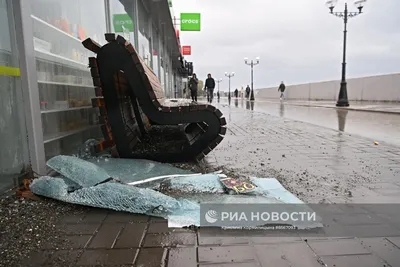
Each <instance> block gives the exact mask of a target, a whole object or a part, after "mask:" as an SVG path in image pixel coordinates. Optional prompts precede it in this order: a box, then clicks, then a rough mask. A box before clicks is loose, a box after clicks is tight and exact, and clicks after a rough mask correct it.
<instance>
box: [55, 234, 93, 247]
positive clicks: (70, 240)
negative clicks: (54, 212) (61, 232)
mask: <svg viewBox="0 0 400 267" xmlns="http://www.w3.org/2000/svg"><path fill="white" fill-rule="evenodd" d="M91 238H92V236H91V235H70V236H66V238H65V240H66V241H65V242H64V243H63V244H62V245H61V247H62V248H65V249H70V248H73V249H78V248H85V247H86V245H87V244H88V243H89V241H90V239H91Z"/></svg>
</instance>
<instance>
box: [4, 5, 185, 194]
mask: <svg viewBox="0 0 400 267" xmlns="http://www.w3.org/2000/svg"><path fill="white" fill-rule="evenodd" d="M156 7H157V8H156ZM158 7H160V2H148V1H144V0H68V1H66V0H0V35H1V38H0V92H1V97H0V140H2V144H3V145H2V149H1V150H0V190H2V189H3V187H7V188H9V187H10V185H11V184H13V181H15V178H16V177H17V176H19V174H21V173H23V172H24V171H25V170H26V167H27V166H29V165H31V164H32V166H33V167H34V169H35V170H36V169H38V170H39V169H41V170H42V171H43V170H44V165H45V160H47V159H49V158H51V157H53V156H55V155H59V154H71V153H75V152H77V148H79V147H80V146H81V145H82V144H83V143H84V142H85V141H86V140H87V139H92V138H93V139H98V138H102V135H101V131H100V127H99V120H98V115H99V114H98V110H97V108H92V105H91V99H92V98H93V97H95V93H94V86H93V83H92V79H91V74H90V71H89V68H88V57H91V56H95V55H94V54H93V53H92V52H90V51H89V50H87V49H85V48H84V47H83V45H82V41H83V40H85V39H86V38H88V37H90V38H92V39H94V40H95V41H97V42H98V43H100V44H101V45H103V44H105V42H106V41H105V40H104V33H106V32H107V29H109V30H110V31H111V32H115V33H117V34H120V35H123V36H124V37H125V38H126V39H128V40H129V41H130V42H131V43H132V44H134V45H135V47H136V49H137V51H138V52H139V54H140V56H141V57H142V58H143V59H144V61H145V62H146V64H148V65H149V66H150V67H151V68H152V69H153V71H154V72H155V74H156V75H157V77H159V79H160V82H161V84H162V86H163V88H164V91H165V95H166V97H174V90H175V89H174V88H175V85H176V84H177V80H176V78H175V77H174V75H175V73H176V70H174V69H173V67H172V66H173V65H172V58H171V57H170V56H169V55H168V53H169V52H170V51H171V47H168V48H167V44H169V45H171V44H172V45H174V44H173V43H172V42H170V39H171V38H168V36H166V34H167V33H169V32H170V31H167V30H166V27H171V26H169V23H166V22H165V21H161V20H160V18H163V17H164V18H165V12H166V10H165V9H160V8H158ZM13 9H14V10H13ZM14 16H16V17H14ZM154 18H157V19H156V20H155V19H154ZM16 22H17V23H16ZM16 28H18V31H17V30H16ZM167 29H168V28H167ZM168 30H170V29H168ZM174 49H176V48H174ZM18 51H20V54H21V55H19V53H18ZM32 55H33V56H34V57H32ZM20 62H21V70H20V69H19V67H20ZM35 67H36V68H35ZM20 73H23V74H22V76H21V75H20ZM22 84H23V86H22ZM39 112H40V114H39ZM40 121H41V124H42V125H40ZM36 126H38V127H36ZM42 137H43V143H42ZM28 140H29V141H28ZM33 144H34V145H33ZM43 149H44V154H45V155H44V156H43ZM39 166H41V167H39ZM42 167H43V168H42Z"/></svg>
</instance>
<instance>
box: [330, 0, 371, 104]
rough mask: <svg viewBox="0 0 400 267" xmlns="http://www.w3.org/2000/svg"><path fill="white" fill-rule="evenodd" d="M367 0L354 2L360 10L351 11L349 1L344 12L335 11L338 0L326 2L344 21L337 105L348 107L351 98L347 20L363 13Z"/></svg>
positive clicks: (333, 13) (334, 13)
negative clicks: (348, 77) (348, 85)
mask: <svg viewBox="0 0 400 267" xmlns="http://www.w3.org/2000/svg"><path fill="white" fill-rule="evenodd" d="M366 1H367V0H357V1H355V2H354V4H355V5H356V6H357V8H358V12H349V10H348V8H347V3H346V4H345V7H344V12H333V9H334V8H335V6H336V3H337V0H329V1H327V2H326V4H327V6H328V7H329V9H330V11H331V14H332V15H335V16H336V17H339V18H342V19H343V21H344V31H343V63H342V80H341V82H340V91H339V98H338V101H337V103H336V106H337V107H348V106H350V104H349V99H348V97H347V81H346V45H347V21H348V19H349V18H353V17H355V16H357V15H359V14H361V13H362V9H363V7H364V3H365V2H366Z"/></svg>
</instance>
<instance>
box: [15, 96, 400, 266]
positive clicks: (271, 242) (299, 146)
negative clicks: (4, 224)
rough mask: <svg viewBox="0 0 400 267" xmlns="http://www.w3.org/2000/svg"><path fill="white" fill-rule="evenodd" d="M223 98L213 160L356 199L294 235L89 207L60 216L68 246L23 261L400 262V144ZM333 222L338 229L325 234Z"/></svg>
mask: <svg viewBox="0 0 400 267" xmlns="http://www.w3.org/2000/svg"><path fill="white" fill-rule="evenodd" d="M256 104H257V103H256ZM247 105H248V107H249V108H248V110H247V109H246V106H247ZM217 106H219V108H220V109H221V111H222V112H223V113H224V115H225V117H226V118H227V121H228V132H227V135H226V137H225V138H224V140H223V141H222V143H221V144H220V145H219V146H218V147H217V148H216V149H215V150H213V151H212V152H211V153H210V154H209V155H208V156H207V157H206V162H207V163H208V164H209V165H211V166H214V167H215V168H218V167H223V168H224V169H226V170H232V171H235V172H236V174H238V175H242V176H247V175H254V176H257V177H275V178H277V179H278V180H279V181H280V182H281V183H282V184H283V185H284V186H285V187H286V188H287V189H288V190H289V191H291V192H292V193H294V194H296V195H297V196H298V197H299V198H300V199H302V200H303V201H306V202H309V203H351V205H348V206H339V210H338V212H337V213H336V214H335V215H332V218H327V220H328V221H329V222H330V223H329V224H328V225H327V227H325V228H326V229H325V228H324V229H325V230H326V231H323V232H318V233H312V232H301V231H298V232H295V234H294V233H293V232H291V233H290V234H288V233H287V232H285V231H273V232H272V233H271V232H270V231H261V230H253V231H247V230H220V229H215V228H200V229H195V230H191V229H169V228H168V227H167V221H165V220H163V219H159V218H154V217H148V216H143V215H136V214H126V213H121V212H114V211H107V210H100V209H88V210H87V211H85V212H83V213H82V214H75V215H70V216H64V217H61V218H60V219H59V222H58V223H57V227H56V228H57V229H60V228H61V229H63V230H64V235H63V237H62V238H63V239H64V240H65V242H64V243H63V244H64V245H63V246H60V247H54V246H53V247H46V246H45V245H44V246H43V247H42V250H40V251H37V252H36V253H35V254H32V256H31V258H29V259H26V260H24V263H23V264H22V266H94V265H96V266H146V267H152V266H185V267H186V266H187V267H190V266H202V267H205V266H207V267H211V266H214V267H216V266H224V267H238V266H244V267H250V266H252V267H253V266H258V267H262V266H265V267H269V266H273V267H281V266H283V267H289V266H292V267H314V266H315V267H321V266H329V267H333V266H337V267H340V266H342V267H350V266H351V267H352V266H363V267H383V266H386V267H390V266H391V267H394V266H400V212H398V207H399V203H400V146H396V145H393V144H391V143H389V142H382V143H380V144H379V145H375V144H374V142H373V141H372V140H371V139H368V138H365V137H362V136H359V135H350V134H348V133H346V132H341V131H339V130H337V128H335V127H332V128H333V129H330V128H329V127H320V126H317V125H314V124H310V123H305V122H300V121H295V120H291V119H288V118H287V117H285V116H282V117H281V116H279V112H280V111H279V109H278V116H273V115H269V114H267V112H262V110H259V109H257V108H255V107H253V108H251V103H244V109H242V108H239V107H240V104H239V103H238V107H237V108H236V107H235V105H233V106H231V107H228V106H227V105H225V104H217ZM285 108H286V107H285ZM251 109H253V111H252V110H251ZM260 109H261V108H260ZM288 109H290V108H288ZM285 112H286V109H285ZM293 112H294V111H293ZM299 112H300V111H299ZM294 113H295V112H294ZM349 113H350V111H349ZM347 115H348V114H347ZM339 118H341V115H339ZM332 119H333V118H332ZM342 119H343V118H342ZM342 119H340V121H341V122H340V123H339V124H340V125H341V126H339V127H340V128H343V124H344V123H343V121H342ZM337 120H338V118H337V117H336V121H335V125H336V127H338V121H337ZM346 129H347V126H346ZM355 203H375V204H374V205H372V209H364V208H361V206H360V205H361V204H358V205H356V204H355ZM376 203H386V204H381V205H378V204H376ZM388 203H392V204H391V205H390V204H388ZM393 203H397V204H393ZM393 205H395V206H393ZM393 207H396V208H395V209H393ZM346 208H347V209H352V212H351V214H350V213H349V212H347V213H344V210H343V209H346ZM343 214H350V215H349V216H343ZM333 224H334V225H336V226H337V227H339V228H340V229H342V232H341V234H336V235H334V234H329V233H328V229H329V226H330V225H333Z"/></svg>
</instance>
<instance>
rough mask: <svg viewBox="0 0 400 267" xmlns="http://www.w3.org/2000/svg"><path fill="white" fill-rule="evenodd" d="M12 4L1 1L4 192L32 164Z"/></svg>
mask: <svg viewBox="0 0 400 267" xmlns="http://www.w3.org/2000/svg"><path fill="white" fill-rule="evenodd" d="M11 4H12V3H11V0H0V36H1V38H0V93H1V95H0V140H1V149H0V191H3V190H4V189H6V188H9V187H10V186H11V185H13V181H14V179H15V178H17V176H18V175H19V174H20V173H21V172H23V170H24V166H25V165H28V163H29V162H24V161H25V159H26V158H25V157H24V154H26V155H27V153H28V151H27V149H28V148H27V147H28V146H27V143H28V141H27V138H26V126H25V120H24V117H23V116H24V115H23V108H22V102H21V101H20V100H21V98H19V97H18V93H21V85H20V70H19V64H18V53H17V50H16V40H15V38H14V33H15V28H14V22H13V13H12V8H11ZM20 95H22V93H21V94H20Z"/></svg>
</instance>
